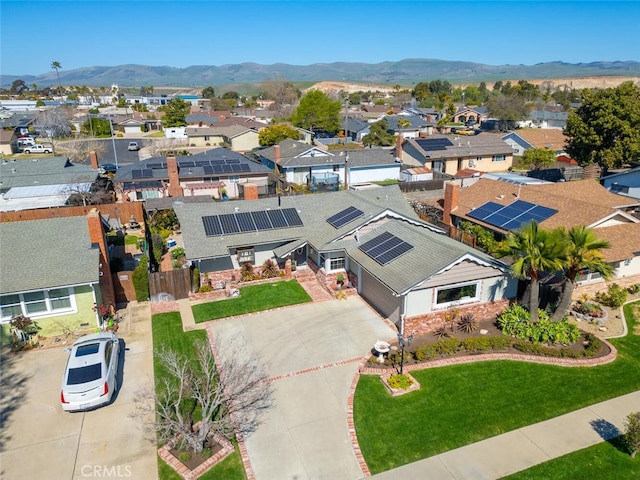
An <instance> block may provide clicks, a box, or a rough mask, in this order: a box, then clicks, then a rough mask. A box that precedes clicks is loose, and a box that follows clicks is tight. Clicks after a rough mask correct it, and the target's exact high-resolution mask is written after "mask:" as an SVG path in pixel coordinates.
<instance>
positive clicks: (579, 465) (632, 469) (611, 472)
mask: <svg viewBox="0 0 640 480" xmlns="http://www.w3.org/2000/svg"><path fill="white" fill-rule="evenodd" d="M540 478H544V479H545V480H556V479H557V480H573V479H575V478H580V479H593V480H619V479H622V478H640V457H637V458H635V459H633V458H631V456H630V455H629V454H628V453H627V451H626V449H625V447H624V445H623V443H622V437H618V438H614V439H613V440H610V441H608V442H602V443H598V444H597V445H594V446H592V447H589V448H585V449H583V450H578V451H577V452H573V453H569V454H567V455H565V456H563V457H559V458H556V459H553V460H549V461H548V462H544V463H541V464H540V465H536V466H535V467H531V468H529V469H527V470H523V471H521V472H518V473H514V474H513V475H509V476H508V477H503V480H538V479H540Z"/></svg>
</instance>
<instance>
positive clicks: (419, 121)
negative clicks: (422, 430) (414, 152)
mask: <svg viewBox="0 0 640 480" xmlns="http://www.w3.org/2000/svg"><path fill="white" fill-rule="evenodd" d="M384 120H386V122H387V131H388V132H390V133H393V134H394V135H402V136H403V137H404V138H418V137H423V136H427V135H431V134H433V128H434V127H435V126H436V124H435V123H434V122H429V121H427V120H424V119H423V118H422V117H420V116H418V115H407V114H404V115H390V116H386V117H384Z"/></svg>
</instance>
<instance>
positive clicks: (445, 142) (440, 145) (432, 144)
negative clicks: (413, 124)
mask: <svg viewBox="0 0 640 480" xmlns="http://www.w3.org/2000/svg"><path fill="white" fill-rule="evenodd" d="M416 143H417V144H418V145H419V146H420V148H422V149H423V150H446V149H447V147H453V143H451V140H449V139H448V138H419V139H417V140H416Z"/></svg>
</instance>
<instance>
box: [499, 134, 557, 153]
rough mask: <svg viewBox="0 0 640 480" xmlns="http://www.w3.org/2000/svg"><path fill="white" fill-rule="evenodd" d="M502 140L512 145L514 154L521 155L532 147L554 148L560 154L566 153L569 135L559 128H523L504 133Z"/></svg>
mask: <svg viewBox="0 0 640 480" xmlns="http://www.w3.org/2000/svg"><path fill="white" fill-rule="evenodd" d="M502 140H504V141H505V142H506V143H507V144H508V145H509V146H511V147H512V148H513V152H514V155H516V156H519V157H521V156H522V155H524V152H525V151H526V150H529V149H530V148H544V149H547V150H553V152H554V153H555V154H556V156H558V155H563V154H564V153H565V150H564V149H565V146H566V142H567V136H566V135H565V134H564V133H562V130H560V129H557V128H521V129H518V130H515V131H513V132H510V133H507V134H506V135H503V137H502Z"/></svg>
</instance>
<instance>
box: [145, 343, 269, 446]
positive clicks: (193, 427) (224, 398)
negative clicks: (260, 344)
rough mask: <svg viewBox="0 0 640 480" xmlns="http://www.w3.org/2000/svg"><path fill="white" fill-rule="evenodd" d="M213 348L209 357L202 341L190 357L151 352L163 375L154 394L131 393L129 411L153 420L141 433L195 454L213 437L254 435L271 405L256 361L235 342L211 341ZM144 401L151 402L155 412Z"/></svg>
mask: <svg viewBox="0 0 640 480" xmlns="http://www.w3.org/2000/svg"><path fill="white" fill-rule="evenodd" d="M215 349H216V352H218V353H217V355H216V357H215V358H214V355H213V353H212V352H211V349H210V347H209V345H208V344H207V343H206V342H204V341H202V342H198V343H197V344H196V347H195V351H196V354H195V358H190V357H187V356H186V355H184V354H180V353H177V352H175V351H173V350H162V351H160V352H156V356H157V358H158V359H159V360H160V362H161V364H162V368H163V369H164V370H165V371H166V373H167V375H166V376H164V377H162V378H160V379H156V381H157V382H158V384H157V385H156V388H155V391H153V389H144V390H140V391H139V392H137V393H136V398H135V412H134V413H133V417H135V418H137V419H149V418H153V417H154V415H153V414H154V413H155V422H152V423H149V422H148V421H147V422H144V420H143V422H144V423H143V425H144V428H145V430H146V431H147V433H155V434H157V435H158V437H159V438H160V439H161V440H163V441H168V440H171V439H179V443H181V444H182V445H178V446H179V447H180V448H184V447H188V448H190V449H192V450H193V451H194V452H196V453H198V452H201V451H202V449H203V448H204V447H205V445H206V443H207V440H208V439H210V437H211V435H212V434H214V433H217V434H219V435H222V436H224V437H225V438H228V439H231V438H233V436H234V434H235V433H239V434H241V435H243V436H246V435H248V434H250V433H252V432H253V431H255V429H256V427H257V426H258V425H259V424H260V416H261V414H262V413H263V412H264V411H265V410H266V409H268V408H270V407H271V404H272V400H271V394H272V387H271V384H270V383H268V382H267V381H266V380H267V374H266V371H265V370H264V368H263V365H262V361H261V360H260V358H259V357H258V356H257V355H256V354H251V353H248V351H249V350H248V349H247V348H245V346H244V345H243V342H241V341H239V340H234V341H231V342H225V343H222V342H221V341H220V340H219V339H217V340H216V345H215ZM149 398H154V399H155V409H154V406H153V405H152V404H151V403H150V402H148V399H149ZM196 412H198V414H196ZM198 421H199V423H198Z"/></svg>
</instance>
